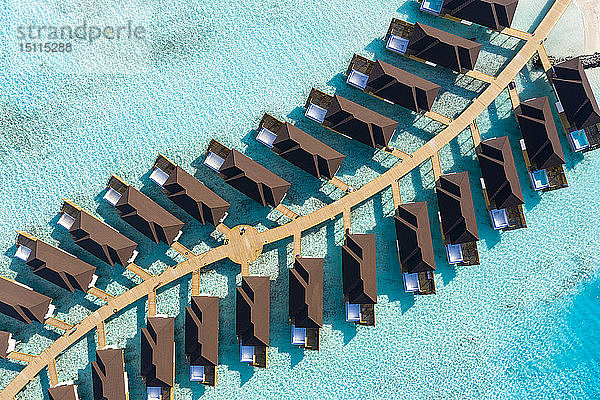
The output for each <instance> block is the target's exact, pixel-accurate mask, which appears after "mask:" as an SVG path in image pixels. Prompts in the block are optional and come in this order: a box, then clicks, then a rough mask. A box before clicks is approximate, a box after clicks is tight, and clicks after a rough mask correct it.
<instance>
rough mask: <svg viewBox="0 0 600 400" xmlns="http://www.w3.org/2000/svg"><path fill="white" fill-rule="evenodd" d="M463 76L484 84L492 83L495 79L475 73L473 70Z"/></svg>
mask: <svg viewBox="0 0 600 400" xmlns="http://www.w3.org/2000/svg"><path fill="white" fill-rule="evenodd" d="M465 75H466V76H468V77H470V78H473V79H477V80H480V81H482V82H485V83H492V82H494V80H495V79H496V78H494V77H493V76H490V75H488V74H484V73H483V72H480V71H475V70H471V71H468V72H467V73H466V74H465Z"/></svg>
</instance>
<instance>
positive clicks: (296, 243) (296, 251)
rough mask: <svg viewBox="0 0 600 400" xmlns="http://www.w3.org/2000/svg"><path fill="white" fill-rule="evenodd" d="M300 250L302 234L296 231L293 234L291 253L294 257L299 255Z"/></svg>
mask: <svg viewBox="0 0 600 400" xmlns="http://www.w3.org/2000/svg"><path fill="white" fill-rule="evenodd" d="M301 250H302V234H301V233H297V234H295V235H294V253H293V254H292V255H293V256H294V257H296V256H298V257H300V253H301Z"/></svg>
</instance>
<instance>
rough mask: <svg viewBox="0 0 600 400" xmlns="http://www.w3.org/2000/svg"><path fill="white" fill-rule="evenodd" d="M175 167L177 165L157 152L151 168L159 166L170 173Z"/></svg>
mask: <svg viewBox="0 0 600 400" xmlns="http://www.w3.org/2000/svg"><path fill="white" fill-rule="evenodd" d="M175 167H177V165H176V164H175V163H174V162H173V161H171V160H169V159H168V158H167V157H165V156H163V155H162V154H160V153H159V154H158V157H156V161H154V166H153V167H152V168H153V169H154V168H159V169H160V170H161V171H163V172H166V173H167V175H171V173H172V172H173V171H174V170H175Z"/></svg>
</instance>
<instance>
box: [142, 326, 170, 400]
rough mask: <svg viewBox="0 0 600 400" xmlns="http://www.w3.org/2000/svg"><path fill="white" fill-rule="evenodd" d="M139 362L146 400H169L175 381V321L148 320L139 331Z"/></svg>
mask: <svg viewBox="0 0 600 400" xmlns="http://www.w3.org/2000/svg"><path fill="white" fill-rule="evenodd" d="M141 336H142V351H141V352H142V359H141V361H142V362H141V370H140V373H141V375H142V377H143V378H144V380H145V381H146V394H147V399H148V400H168V399H172V388H173V382H174V380H175V318H173V317H167V316H159V315H157V316H155V317H149V318H148V327H147V328H142V335H141Z"/></svg>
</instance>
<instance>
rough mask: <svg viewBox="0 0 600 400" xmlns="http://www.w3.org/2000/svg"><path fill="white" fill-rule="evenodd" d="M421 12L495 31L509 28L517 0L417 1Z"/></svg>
mask: <svg viewBox="0 0 600 400" xmlns="http://www.w3.org/2000/svg"><path fill="white" fill-rule="evenodd" d="M419 2H420V3H421V11H425V12H428V13H431V14H435V15H441V16H443V17H445V18H448V19H452V20H455V21H457V22H460V23H463V24H465V25H471V24H472V23H475V24H478V25H482V26H485V27H487V28H490V29H494V30H496V31H501V30H503V29H504V28H510V25H511V24H512V21H513V18H514V16H515V11H516V10H517V5H518V3H519V0H419Z"/></svg>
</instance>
